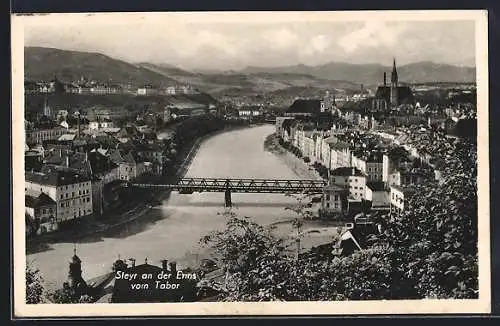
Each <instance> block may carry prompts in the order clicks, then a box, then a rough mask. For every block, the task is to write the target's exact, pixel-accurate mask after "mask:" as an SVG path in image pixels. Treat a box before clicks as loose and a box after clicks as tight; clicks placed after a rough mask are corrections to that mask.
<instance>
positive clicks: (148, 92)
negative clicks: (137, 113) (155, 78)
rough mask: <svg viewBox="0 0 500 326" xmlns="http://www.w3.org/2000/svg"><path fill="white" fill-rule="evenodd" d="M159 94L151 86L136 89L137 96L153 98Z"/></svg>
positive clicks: (157, 90) (156, 89)
mask: <svg viewBox="0 0 500 326" xmlns="http://www.w3.org/2000/svg"><path fill="white" fill-rule="evenodd" d="M159 93H160V91H159V89H158V88H156V87H154V86H153V85H145V86H143V87H139V88H138V89H137V95H141V96H154V95H158V94H159Z"/></svg>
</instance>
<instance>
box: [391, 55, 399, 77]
mask: <svg viewBox="0 0 500 326" xmlns="http://www.w3.org/2000/svg"><path fill="white" fill-rule="evenodd" d="M391 82H393V83H397V82H398V72H397V70H396V58H395V57H393V58H392V73H391Z"/></svg>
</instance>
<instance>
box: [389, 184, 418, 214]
mask: <svg viewBox="0 0 500 326" xmlns="http://www.w3.org/2000/svg"><path fill="white" fill-rule="evenodd" d="M390 189H391V190H390V191H391V193H390V203H391V205H390V210H391V212H402V211H403V210H404V209H405V207H407V204H408V200H409V198H411V196H412V195H413V194H415V193H416V191H417V189H416V187H414V186H408V187H401V186H390Z"/></svg>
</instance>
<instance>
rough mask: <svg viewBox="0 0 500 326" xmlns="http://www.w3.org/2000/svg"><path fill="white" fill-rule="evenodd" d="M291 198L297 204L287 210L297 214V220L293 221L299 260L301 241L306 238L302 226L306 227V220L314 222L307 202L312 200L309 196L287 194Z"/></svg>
mask: <svg viewBox="0 0 500 326" xmlns="http://www.w3.org/2000/svg"><path fill="white" fill-rule="evenodd" d="M286 195H287V196H289V197H293V198H294V199H295V200H296V203H295V204H293V205H289V206H287V207H286V208H285V210H290V211H292V212H294V213H295V218H294V219H293V221H292V226H293V227H294V228H295V232H296V233H295V243H296V246H297V247H296V253H295V255H296V256H295V258H296V259H297V260H298V259H299V256H300V251H301V246H300V241H301V238H302V237H303V236H304V234H303V233H302V226H303V225H304V221H305V220H312V218H313V215H312V212H311V211H309V210H307V208H308V204H307V203H306V200H307V199H309V198H310V196H308V195H307V194H286Z"/></svg>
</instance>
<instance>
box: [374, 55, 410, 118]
mask: <svg viewBox="0 0 500 326" xmlns="http://www.w3.org/2000/svg"><path fill="white" fill-rule="evenodd" d="M413 102H414V98H413V93H412V91H411V89H410V87H408V86H400V85H399V78H398V72H397V69H396V59H393V65H392V72H391V84H390V85H389V86H387V82H386V73H385V72H384V81H383V85H382V86H379V87H378V88H377V91H376V93H375V98H374V99H373V101H372V110H373V111H386V110H389V109H391V108H396V107H398V106H399V105H401V104H413Z"/></svg>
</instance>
